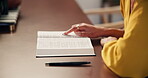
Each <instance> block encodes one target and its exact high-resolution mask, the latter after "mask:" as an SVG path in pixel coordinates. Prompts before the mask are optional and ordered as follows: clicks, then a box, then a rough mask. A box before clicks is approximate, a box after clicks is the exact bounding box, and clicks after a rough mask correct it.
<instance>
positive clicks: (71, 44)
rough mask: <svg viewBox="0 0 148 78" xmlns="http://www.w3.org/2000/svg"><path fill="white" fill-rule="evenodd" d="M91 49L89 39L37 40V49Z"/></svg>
mask: <svg viewBox="0 0 148 78" xmlns="http://www.w3.org/2000/svg"><path fill="white" fill-rule="evenodd" d="M80 48H83V49H84V48H93V47H92V45H91V41H90V39H89V38H38V45H37V49H80Z"/></svg>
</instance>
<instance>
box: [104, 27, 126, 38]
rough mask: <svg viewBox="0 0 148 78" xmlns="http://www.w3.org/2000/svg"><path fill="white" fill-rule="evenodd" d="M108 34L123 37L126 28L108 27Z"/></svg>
mask: <svg viewBox="0 0 148 78" xmlns="http://www.w3.org/2000/svg"><path fill="white" fill-rule="evenodd" d="M106 34H107V35H108V36H112V37H116V38H119V37H123V34H124V30H123V29H115V28H108V29H106Z"/></svg>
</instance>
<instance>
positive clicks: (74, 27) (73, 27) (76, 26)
mask: <svg viewBox="0 0 148 78" xmlns="http://www.w3.org/2000/svg"><path fill="white" fill-rule="evenodd" d="M79 26H80V24H77V25H73V26H72V27H71V28H70V29H69V30H67V31H66V32H65V33H64V35H68V34H69V33H71V32H73V31H77V30H79Z"/></svg>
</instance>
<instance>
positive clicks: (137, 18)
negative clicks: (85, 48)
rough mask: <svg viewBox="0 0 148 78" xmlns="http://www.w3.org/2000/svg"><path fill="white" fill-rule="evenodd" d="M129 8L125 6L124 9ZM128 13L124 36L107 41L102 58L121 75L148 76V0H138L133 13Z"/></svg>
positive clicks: (140, 77) (139, 77) (141, 77)
mask: <svg viewBox="0 0 148 78" xmlns="http://www.w3.org/2000/svg"><path fill="white" fill-rule="evenodd" d="M122 1H130V0H122ZM126 3H127V2H126ZM126 5H127V6H128V5H129V4H126ZM127 6H126V7H127ZM127 8H128V7H127ZM127 10H128V9H126V8H124V10H123V11H127ZM127 14H128V13H125V18H126V19H124V21H125V22H124V23H125V25H126V29H125V33H124V36H123V37H122V38H119V39H118V40H115V41H111V42H108V43H106V44H105V45H104V47H103V50H102V58H103V61H104V63H105V64H106V65H107V66H108V67H109V68H110V69H111V70H112V71H113V72H115V73H116V74H118V75H119V76H122V77H137V78H143V77H145V76H148V66H147V65H148V62H147V59H148V21H147V20H148V0H136V2H135V6H134V10H133V12H132V14H131V15H127Z"/></svg>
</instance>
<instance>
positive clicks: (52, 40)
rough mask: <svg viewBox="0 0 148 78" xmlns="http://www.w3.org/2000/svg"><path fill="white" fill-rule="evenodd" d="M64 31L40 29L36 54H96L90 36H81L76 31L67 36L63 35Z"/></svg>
mask: <svg viewBox="0 0 148 78" xmlns="http://www.w3.org/2000/svg"><path fill="white" fill-rule="evenodd" d="M64 32H65V31H39V32H38V38H37V53H36V56H37V57H40V56H41V57H42V56H80V55H81V56H82V55H83V56H85V55H95V53H94V50H93V46H92V44H91V40H90V38H87V37H82V38H81V37H78V36H76V35H75V34H74V33H70V34H69V35H68V36H65V35H62V34H63V33H64Z"/></svg>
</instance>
